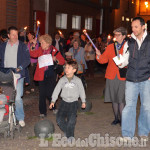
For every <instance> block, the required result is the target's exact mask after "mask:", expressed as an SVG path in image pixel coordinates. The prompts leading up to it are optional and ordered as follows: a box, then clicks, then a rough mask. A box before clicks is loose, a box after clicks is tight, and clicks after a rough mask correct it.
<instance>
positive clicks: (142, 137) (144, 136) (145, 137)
mask: <svg viewBox="0 0 150 150" xmlns="http://www.w3.org/2000/svg"><path fill="white" fill-rule="evenodd" d="M140 138H141V140H143V141H148V136H146V135H142V136H140Z"/></svg>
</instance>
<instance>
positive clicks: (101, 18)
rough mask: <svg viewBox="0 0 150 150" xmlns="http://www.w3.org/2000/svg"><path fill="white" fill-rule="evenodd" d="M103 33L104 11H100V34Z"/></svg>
mask: <svg viewBox="0 0 150 150" xmlns="http://www.w3.org/2000/svg"><path fill="white" fill-rule="evenodd" d="M102 32H103V9H102V8H101V10H100V34H102Z"/></svg>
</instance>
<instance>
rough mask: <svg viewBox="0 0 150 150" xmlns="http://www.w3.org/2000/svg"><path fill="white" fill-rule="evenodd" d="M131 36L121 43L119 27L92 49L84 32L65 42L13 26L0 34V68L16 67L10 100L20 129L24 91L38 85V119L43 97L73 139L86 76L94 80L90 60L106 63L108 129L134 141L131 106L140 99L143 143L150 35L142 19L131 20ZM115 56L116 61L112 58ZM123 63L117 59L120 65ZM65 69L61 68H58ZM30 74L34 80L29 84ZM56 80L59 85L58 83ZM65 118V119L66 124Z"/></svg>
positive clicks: (148, 110) (149, 114)
mask: <svg viewBox="0 0 150 150" xmlns="http://www.w3.org/2000/svg"><path fill="white" fill-rule="evenodd" d="M131 27H132V32H133V33H132V34H131V38H130V39H128V40H126V37H127V29H126V28H124V27H119V28H117V29H115V30H114V31H113V33H114V37H115V41H113V40H112V37H110V36H109V37H108V36H106V35H100V36H98V37H97V38H96V40H95V45H96V47H97V49H96V50H94V48H93V47H92V44H91V43H90V41H89V39H87V38H86V36H85V35H84V34H81V35H80V33H79V32H74V33H72V32H71V33H70V34H69V38H68V39H65V38H64V35H63V34H62V33H59V32H57V33H55V36H54V38H52V36H50V35H48V34H45V35H41V36H39V37H38V38H36V37H35V33H34V32H32V31H30V32H28V34H27V36H26V34H25V32H24V30H22V29H21V30H20V31H18V29H17V28H16V27H14V26H11V27H9V29H8V31H7V30H1V31H0V42H1V44H0V59H1V61H0V67H3V68H15V74H16V75H17V76H19V77H18V84H17V88H16V93H17V94H16V98H15V106H16V109H15V115H16V118H17V120H18V121H19V124H20V125H21V126H22V127H24V126H25V122H24V109H23V100H22V96H23V87H24V84H25V85H26V86H27V85H30V86H28V87H29V92H28V93H30V90H31V91H33V92H34V85H35V84H37V82H38V86H39V112H40V115H39V116H40V117H46V115H47V106H46V99H48V101H49V105H50V106H49V108H50V109H53V113H54V114H57V116H56V121H57V124H58V125H59V127H60V129H61V130H62V131H63V132H64V133H65V135H66V136H67V138H69V137H73V136H74V128H75V122H76V113H77V101H78V98H79V97H80V98H81V101H82V108H85V107H86V96H85V89H86V86H85V84H86V83H85V76H87V77H90V78H94V65H95V60H96V61H97V62H98V63H100V64H105V63H107V64H108V65H107V69H106V74H105V78H106V88H105V99H104V101H105V102H112V108H113V112H114V118H115V119H114V120H113V122H112V123H111V124H112V125H116V124H118V123H119V124H120V125H121V127H122V136H123V138H122V140H129V139H130V138H133V137H134V134H135V124H136V105H137V99H138V96H139V95H140V100H141V109H140V116H139V120H138V133H139V136H140V137H141V138H144V139H148V134H149V129H150V105H149V103H150V102H149V96H148V95H149V94H150V80H149V77H150V67H149V64H150V59H149V58H150V51H149V47H150V36H149V34H148V32H147V31H146V29H145V21H144V19H143V18H140V17H136V18H134V19H133V21H132V24H131ZM114 58H117V61H119V63H118V62H117V61H115V60H114ZM121 60H122V61H121ZM63 67H64V69H62V68H63ZM33 76H34V80H33ZM57 82H58V83H57ZM60 91H62V92H61V95H60V97H61V99H62V100H61V104H60V106H59V109H56V105H55V102H56V100H57V99H58V95H59V93H60ZM66 118H67V120H66Z"/></svg>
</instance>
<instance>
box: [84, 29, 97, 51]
mask: <svg viewBox="0 0 150 150" xmlns="http://www.w3.org/2000/svg"><path fill="white" fill-rule="evenodd" d="M83 33H84V34H85V35H86V36H87V38H88V39H89V41H90V42H91V44H92V45H93V47H94V48H95V50H98V49H97V47H96V46H95V44H94V43H93V41H92V40H91V38H90V37H89V35H88V33H87V32H86V30H83Z"/></svg>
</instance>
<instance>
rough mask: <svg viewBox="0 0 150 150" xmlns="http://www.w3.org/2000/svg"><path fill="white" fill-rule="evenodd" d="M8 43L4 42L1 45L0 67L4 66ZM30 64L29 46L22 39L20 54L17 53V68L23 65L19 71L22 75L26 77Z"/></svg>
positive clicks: (19, 47)
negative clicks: (26, 70)
mask: <svg viewBox="0 0 150 150" xmlns="http://www.w3.org/2000/svg"><path fill="white" fill-rule="evenodd" d="M6 44H7V42H5V43H2V44H1V45H0V67H4V57H5V49H6ZM29 64H30V53H29V49H28V47H27V46H26V45H25V44H24V43H23V42H21V41H19V45H18V54H17V68H18V67H21V68H22V70H21V71H20V72H19V73H20V74H21V77H25V69H26V67H28V65H29Z"/></svg>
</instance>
